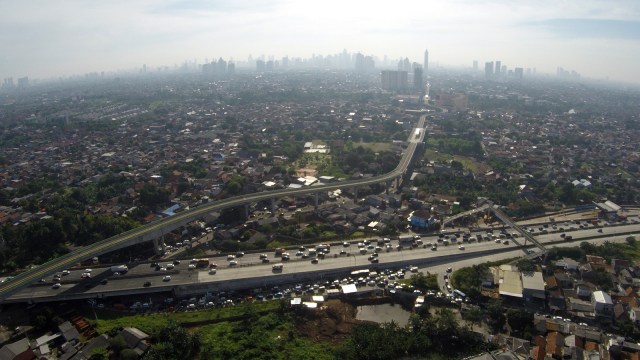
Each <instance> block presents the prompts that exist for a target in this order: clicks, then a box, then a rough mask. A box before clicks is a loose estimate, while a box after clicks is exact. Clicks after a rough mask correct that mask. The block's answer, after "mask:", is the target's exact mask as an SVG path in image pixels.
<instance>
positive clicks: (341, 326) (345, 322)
mask: <svg viewBox="0 0 640 360" xmlns="http://www.w3.org/2000/svg"><path fill="white" fill-rule="evenodd" d="M355 317H356V308H355V307H354V306H352V305H350V304H348V303H346V302H342V301H340V300H328V301H326V302H325V303H324V304H322V306H321V307H318V309H307V310H306V311H305V313H304V317H303V318H302V319H301V321H300V322H299V323H298V325H297V330H298V333H299V334H302V335H303V336H305V337H307V338H309V339H312V340H314V341H323V342H330V343H334V344H337V343H341V342H342V341H344V340H345V339H346V338H347V337H349V335H350V334H351V332H352V331H353V326H354V325H355V324H357V323H358V322H359V321H358V320H356V318H355Z"/></svg>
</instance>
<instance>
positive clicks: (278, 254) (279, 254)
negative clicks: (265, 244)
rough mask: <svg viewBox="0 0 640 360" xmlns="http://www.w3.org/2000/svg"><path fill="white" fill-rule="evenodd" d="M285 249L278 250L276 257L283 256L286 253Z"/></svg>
mask: <svg viewBox="0 0 640 360" xmlns="http://www.w3.org/2000/svg"><path fill="white" fill-rule="evenodd" d="M285 251H286V249H285V248H276V256H281V255H282V253H283V252H285Z"/></svg>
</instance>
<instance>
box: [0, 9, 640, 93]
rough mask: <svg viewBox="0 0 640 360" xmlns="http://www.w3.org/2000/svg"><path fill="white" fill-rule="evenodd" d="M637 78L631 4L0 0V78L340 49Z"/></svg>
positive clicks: (638, 21)
mask: <svg viewBox="0 0 640 360" xmlns="http://www.w3.org/2000/svg"><path fill="white" fill-rule="evenodd" d="M425 48H428V49H429V53H430V61H431V63H432V66H434V65H435V64H440V65H454V66H460V65H463V66H471V64H472V61H473V60H478V61H479V63H480V67H481V68H482V67H483V65H484V62H485V61H492V60H501V61H502V63H503V64H504V65H507V66H508V67H509V68H513V67H516V66H521V67H525V68H527V67H531V68H537V70H538V72H550V73H555V71H556V67H558V66H562V67H563V68H565V69H568V70H576V71H578V72H579V73H581V74H582V75H583V76H589V77H597V78H605V77H609V78H610V79H614V80H624V81H633V82H636V83H640V69H639V65H640V60H639V59H640V1H638V0H630V1H615V0H606V1H596V0H576V1H558V0H527V1H520V0H505V1H501V0H446V1H430V0H419V1H402V0H397V1H376V0H365V1H360V0H340V1H337V0H322V1H307V0H273V1H272V0H207V1H205V0H166V1H163V0H122V1H121V0H108V1H105V0H0V49H2V50H1V51H0V78H4V77H8V76H13V77H14V81H15V78H17V77H21V76H29V77H30V78H44V77H50V76H57V75H72V74H83V73H86V72H91V71H98V72H99V71H111V70H117V69H132V68H139V67H141V66H142V64H147V67H148V68H149V69H153V68H155V67H156V66H161V65H169V66H172V65H173V64H180V63H182V62H184V60H186V59H190V60H193V59H197V60H198V62H200V63H202V62H203V61H204V59H205V58H209V59H213V58H215V59H217V58H219V57H222V58H225V59H227V60H228V59H229V58H233V59H236V60H241V61H245V60H246V59H247V57H248V55H249V54H252V55H253V56H254V58H255V57H258V56H261V55H264V56H267V57H268V56H274V57H275V58H280V57H282V56H285V55H288V56H289V57H308V56H310V55H311V54H323V55H324V54H335V53H338V52H341V51H342V50H343V49H347V50H348V51H349V52H357V51H360V52H363V53H365V54H374V55H377V56H379V57H382V56H384V55H387V56H389V57H390V58H399V57H409V59H410V60H411V61H417V62H422V53H423V52H424V49H425Z"/></svg>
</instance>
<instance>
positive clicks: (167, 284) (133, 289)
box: [7, 224, 640, 302]
mask: <svg viewBox="0 0 640 360" xmlns="http://www.w3.org/2000/svg"><path fill="white" fill-rule="evenodd" d="M600 231H602V232H600ZM637 232H640V224H630V225H622V226H611V227H604V228H596V227H589V228H586V229H576V230H573V231H568V232H567V234H571V235H572V236H573V241H572V242H566V241H564V240H563V239H562V238H561V237H560V232H556V233H550V234H541V233H539V232H538V234H537V235H536V236H537V240H538V241H539V242H541V243H543V244H547V246H549V245H548V244H550V243H557V245H559V246H566V245H577V244H579V242H580V241H583V240H585V239H589V240H588V241H593V242H599V241H600V242H601V241H605V240H609V241H623V240H624V239H625V238H626V237H627V236H628V234H632V233H637ZM483 235H486V234H484V233H483ZM421 240H422V242H423V245H427V244H428V243H438V241H437V238H436V237H426V238H422V239H421ZM439 244H440V245H439V246H438V248H437V250H435V251H434V250H431V247H430V246H427V248H424V247H418V248H415V249H413V250H409V248H408V247H404V248H403V250H402V251H397V250H396V246H397V245H398V241H392V242H391V246H392V249H390V251H388V252H387V251H386V249H384V246H383V250H382V251H381V252H380V253H379V262H378V263H376V264H372V263H370V261H369V260H368V258H369V256H371V253H372V252H373V251H375V250H374V249H371V248H370V249H368V250H367V251H366V253H365V254H361V251H360V249H359V247H358V244H357V243H351V244H350V245H349V246H348V247H344V246H342V245H337V246H332V248H331V253H330V255H328V256H327V257H326V258H325V259H324V260H320V261H319V262H318V263H317V264H313V263H311V261H310V260H309V259H303V258H302V256H296V251H291V260H290V261H288V262H284V269H283V271H282V272H281V273H273V272H272V271H271V266H272V264H273V263H275V262H279V261H280V260H279V258H276V257H275V256H274V254H273V253H268V254H267V255H268V257H269V259H270V260H271V262H270V263H269V264H262V262H261V260H260V258H259V254H247V255H245V256H243V257H241V258H237V260H238V265H237V266H229V265H228V261H227V259H226V257H218V258H212V261H213V262H215V263H217V265H218V270H217V272H216V273H215V274H209V272H208V271H206V270H199V269H195V270H189V269H188V268H187V266H188V264H189V260H182V261H181V262H180V264H177V265H175V268H174V269H173V270H155V268H154V267H151V266H150V264H149V263H144V264H139V265H135V266H131V269H130V270H129V272H128V273H127V274H124V275H112V273H111V271H110V270H109V269H106V268H103V269H93V271H92V278H91V279H81V278H80V274H81V273H82V272H83V271H72V272H71V274H69V275H66V276H62V277H61V285H62V286H61V287H60V288H59V289H52V288H51V285H52V284H53V283H54V280H53V279H52V278H51V277H49V278H46V279H45V280H46V282H43V283H37V284H35V285H33V286H30V287H27V288H24V289H21V290H19V291H17V292H16V293H15V294H13V295H12V296H11V297H10V298H9V299H7V301H8V302H20V301H47V300H53V299H57V300H63V299H75V298H95V297H103V296H104V297H109V296H116V295H124V294H136V293H144V292H159V291H171V290H174V289H178V290H179V291H181V292H182V293H185V294H186V293H189V289H190V288H193V289H194V293H195V292H201V293H204V292H206V291H216V290H230V289H240V288H253V287H262V286H266V285H274V284H278V283H292V282H296V281H301V280H302V279H305V275H304V274H307V275H309V276H308V277H306V278H310V277H314V278H317V277H322V276H330V275H331V274H339V273H348V272H350V271H351V270H353V269H358V268H365V267H371V268H373V267H379V268H388V267H400V266H403V265H409V264H410V265H418V266H421V267H426V266H429V267H433V266H436V267H438V266H445V265H447V264H450V263H453V262H459V261H472V262H474V263H477V262H478V258H482V259H483V261H489V260H488V259H492V258H504V257H505V256H506V255H504V254H506V253H509V254H510V255H509V256H512V257H513V256H520V255H522V252H521V250H519V248H518V246H516V245H515V244H514V243H513V242H512V241H511V242H509V244H507V245H505V244H503V243H502V242H499V243H496V242H495V241H494V240H490V241H482V242H480V243H477V242H471V243H464V246H465V249H464V250H461V249H459V247H458V246H457V245H453V244H451V245H449V246H442V243H441V242H440V243H439ZM372 245H374V246H375V243H372ZM365 249H366V247H365ZM341 251H344V252H345V253H346V254H340V252H341ZM305 253H308V252H307V251H305ZM334 254H335V255H336V257H333V255H334ZM168 263H169V261H164V262H162V263H160V265H164V266H165V267H166V265H167V264H168ZM166 275H169V276H171V280H169V281H163V277H164V276H166ZM103 279H107V282H106V283H105V284H102V283H101V281H102V280H103ZM145 282H149V283H150V285H149V286H148V287H145V286H144V283H145Z"/></svg>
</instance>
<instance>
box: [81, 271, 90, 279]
mask: <svg viewBox="0 0 640 360" xmlns="http://www.w3.org/2000/svg"><path fill="white" fill-rule="evenodd" d="M80 277H81V278H83V279H88V278H90V277H91V273H88V272H84V273H82V275H80Z"/></svg>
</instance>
